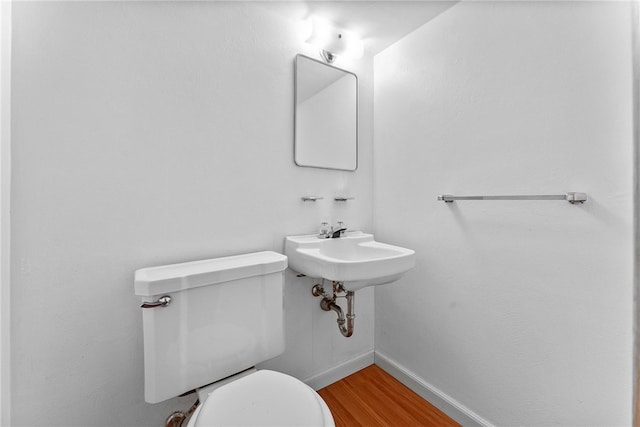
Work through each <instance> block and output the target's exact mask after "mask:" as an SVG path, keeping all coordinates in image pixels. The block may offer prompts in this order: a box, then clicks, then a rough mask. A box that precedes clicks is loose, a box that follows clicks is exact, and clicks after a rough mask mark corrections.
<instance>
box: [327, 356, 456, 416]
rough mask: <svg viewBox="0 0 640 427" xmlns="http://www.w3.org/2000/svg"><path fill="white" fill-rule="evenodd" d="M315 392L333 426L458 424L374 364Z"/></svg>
mask: <svg viewBox="0 0 640 427" xmlns="http://www.w3.org/2000/svg"><path fill="white" fill-rule="evenodd" d="M318 393H319V394H320V396H322V398H323V399H324V400H325V402H327V405H328V406H329V409H331V412H332V413H333V418H334V420H335V422H336V427H357V426H366V427H376V426H394V427H395V426H401V427H411V426H459V424H458V423H456V422H455V421H453V420H452V419H451V418H449V417H448V416H446V415H445V414H444V413H443V412H442V411H440V410H439V409H438V408H436V407H435V406H433V405H432V404H430V403H429V402H427V401H426V400H424V399H423V398H422V397H420V396H419V395H417V394H416V393H414V392H413V391H412V390H410V389H409V388H407V387H406V386H405V385H404V384H402V383H400V382H399V381H398V380H396V379H395V378H393V377H392V376H391V375H389V374H387V373H386V372H385V371H383V370H382V369H380V368H379V367H377V366H376V365H371V366H368V367H366V368H364V369H363V370H361V371H358V372H356V373H355V374H353V375H350V376H348V377H346V378H343V379H342V380H340V381H338V382H335V383H333V384H331V385H329V386H327V387H325V388H323V389H320V390H318Z"/></svg>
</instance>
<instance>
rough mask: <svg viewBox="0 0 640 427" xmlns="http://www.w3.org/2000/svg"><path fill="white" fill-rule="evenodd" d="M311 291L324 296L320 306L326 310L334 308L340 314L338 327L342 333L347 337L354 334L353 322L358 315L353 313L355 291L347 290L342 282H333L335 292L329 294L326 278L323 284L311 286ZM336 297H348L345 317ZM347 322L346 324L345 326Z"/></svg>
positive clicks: (315, 294)
mask: <svg viewBox="0 0 640 427" xmlns="http://www.w3.org/2000/svg"><path fill="white" fill-rule="evenodd" d="M311 293H312V294H313V296H314V297H320V296H321V297H322V301H320V308H322V309H323V310H324V311H330V310H333V311H335V312H336V314H337V315H338V320H337V322H338V329H339V330H340V333H341V334H342V335H344V336H345V337H347V338H348V337H350V336H351V335H353V322H354V320H355V318H356V315H355V314H353V307H354V296H355V295H354V293H353V291H346V290H345V289H344V286H343V284H342V282H335V281H334V282H333V292H332V293H331V294H328V293H327V292H325V290H324V279H323V280H322V284H319V283H318V284H315V285H313V288H311ZM338 293H344V295H338ZM336 298H346V300H347V315H346V318H345V315H344V312H343V311H342V308H341V307H340V306H339V305H338V304H337V303H336ZM345 323H346V326H345Z"/></svg>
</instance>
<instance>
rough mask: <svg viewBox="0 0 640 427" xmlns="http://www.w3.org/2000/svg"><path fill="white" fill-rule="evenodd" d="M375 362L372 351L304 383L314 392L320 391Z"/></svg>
mask: <svg viewBox="0 0 640 427" xmlns="http://www.w3.org/2000/svg"><path fill="white" fill-rule="evenodd" d="M373 360H374V355H373V350H372V351H369V352H367V353H364V354H361V355H360V356H356V357H355V358H353V359H351V360H347V361H346V362H343V363H341V364H339V365H336V366H334V367H333V368H331V369H327V370H326V371H324V372H321V373H319V374H316V375H314V376H312V377H309V378H307V379H305V380H303V382H305V383H306V384H307V385H308V386H309V387H311V388H312V389H314V390H320V389H321V388H324V387H326V386H328V385H329V384H333V383H334V382H336V381H339V380H341V379H343V378H344V377H348V376H349V375H351V374H353V373H355V372H358V371H359V370H360V369H363V368H366V367H367V366H369V365H373Z"/></svg>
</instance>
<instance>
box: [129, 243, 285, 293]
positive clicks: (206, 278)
mask: <svg viewBox="0 0 640 427" xmlns="http://www.w3.org/2000/svg"><path fill="white" fill-rule="evenodd" d="M286 268H287V257H286V256H285V255H282V254H279V253H277V252H272V251H263V252H254V253H250V254H243V255H235V256H228V257H222V258H212V259H205V260H201V261H192V262H184V263H180V264H170V265H161V266H158V267H149V268H142V269H140V270H137V271H136V273H135V293H136V295H140V296H154V295H162V294H165V293H169V292H176V291H182V290H185V289H191V288H197V287H199V286H207V285H213V284H215V283H222V282H229V281H231V280H237V279H243V278H246V277H252V276H261V275H265V274H270V273H277V272H280V271H283V270H285V269H286Z"/></svg>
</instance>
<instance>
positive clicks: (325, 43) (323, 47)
mask: <svg viewBox="0 0 640 427" xmlns="http://www.w3.org/2000/svg"><path fill="white" fill-rule="evenodd" d="M309 21H310V22H309V25H310V27H311V29H310V33H311V35H310V36H309V38H307V40H306V41H307V43H310V44H312V45H314V46H316V47H317V48H318V49H319V50H320V56H322V58H323V59H324V60H325V61H327V62H328V63H330V64H331V63H332V62H333V61H335V59H336V56H348V57H350V58H352V59H357V58H360V57H361V56H362V55H363V53H364V46H363V43H362V40H360V37H358V35H357V34H355V33H353V32H351V31H347V30H343V29H341V28H337V27H335V26H334V25H333V24H331V23H330V22H329V21H326V20H324V19H322V18H318V17H312V18H310V19H309Z"/></svg>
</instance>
